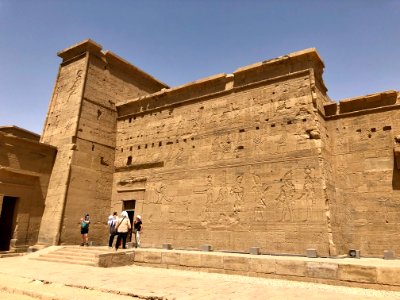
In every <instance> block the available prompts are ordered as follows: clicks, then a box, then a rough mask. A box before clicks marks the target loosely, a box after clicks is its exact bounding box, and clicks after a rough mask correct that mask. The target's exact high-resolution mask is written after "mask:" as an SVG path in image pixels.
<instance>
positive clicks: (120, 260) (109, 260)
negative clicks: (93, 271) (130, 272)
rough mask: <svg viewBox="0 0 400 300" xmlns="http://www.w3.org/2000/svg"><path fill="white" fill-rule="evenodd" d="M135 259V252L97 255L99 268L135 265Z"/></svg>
mask: <svg viewBox="0 0 400 300" xmlns="http://www.w3.org/2000/svg"><path fill="white" fill-rule="evenodd" d="M134 257H135V252H134V251H133V250H132V251H123V252H122V251H121V252H110V253H105V254H96V260H97V266H99V267H102V268H110V267H121V266H129V265H133V264H134Z"/></svg>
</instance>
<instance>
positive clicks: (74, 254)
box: [31, 246, 115, 266]
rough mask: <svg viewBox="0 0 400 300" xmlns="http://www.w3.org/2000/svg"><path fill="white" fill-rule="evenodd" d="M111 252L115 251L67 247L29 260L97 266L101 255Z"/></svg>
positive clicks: (103, 248) (99, 248) (102, 248)
mask: <svg viewBox="0 0 400 300" xmlns="http://www.w3.org/2000/svg"><path fill="white" fill-rule="evenodd" d="M113 252H115V250H113V249H108V248H106V247H79V246H69V247H61V248H58V249H56V250H53V251H47V252H45V253H43V254H39V255H37V256H34V257H31V259H36V260H42V261H48V262H59V263H68V264H77V265H86V266H99V257H100V256H101V255H102V254H111V253H113Z"/></svg>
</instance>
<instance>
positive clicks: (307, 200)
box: [298, 167, 315, 220]
mask: <svg viewBox="0 0 400 300" xmlns="http://www.w3.org/2000/svg"><path fill="white" fill-rule="evenodd" d="M311 172H312V169H311V168H310V167H307V168H306V169H305V170H304V174H305V179H304V185H303V192H302V193H301V195H300V197H299V198H298V200H299V201H300V203H301V204H302V205H304V206H306V209H307V215H306V220H311V217H312V212H313V206H314V205H315V189H314V178H313V177H312V176H311Z"/></svg>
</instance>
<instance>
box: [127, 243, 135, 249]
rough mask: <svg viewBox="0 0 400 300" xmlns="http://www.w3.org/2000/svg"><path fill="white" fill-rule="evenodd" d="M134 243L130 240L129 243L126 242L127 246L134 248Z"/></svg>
mask: <svg viewBox="0 0 400 300" xmlns="http://www.w3.org/2000/svg"><path fill="white" fill-rule="evenodd" d="M133 245H134V243H133V242H128V243H126V247H127V248H128V249H132V248H133Z"/></svg>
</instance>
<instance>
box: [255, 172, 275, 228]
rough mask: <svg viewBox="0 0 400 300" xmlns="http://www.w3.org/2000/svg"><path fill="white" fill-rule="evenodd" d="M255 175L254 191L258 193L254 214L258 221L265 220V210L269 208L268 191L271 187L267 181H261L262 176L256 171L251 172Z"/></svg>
mask: <svg viewBox="0 0 400 300" xmlns="http://www.w3.org/2000/svg"><path fill="white" fill-rule="evenodd" d="M251 175H252V177H253V182H254V185H253V188H252V190H253V192H254V193H255V195H256V201H257V203H256V205H255V209H254V215H255V220H256V221H262V220H265V211H266V209H267V191H268V190H269V189H270V188H271V187H270V186H268V185H267V184H265V183H262V182H261V178H260V176H258V175H257V174H255V173H252V174H251Z"/></svg>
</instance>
